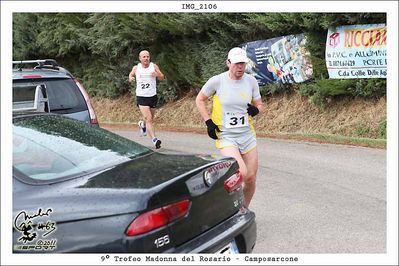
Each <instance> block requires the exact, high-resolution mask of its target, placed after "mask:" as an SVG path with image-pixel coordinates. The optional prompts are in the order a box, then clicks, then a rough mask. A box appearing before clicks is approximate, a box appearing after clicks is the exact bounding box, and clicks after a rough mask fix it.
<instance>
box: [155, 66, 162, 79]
mask: <svg viewBox="0 0 399 266" xmlns="http://www.w3.org/2000/svg"><path fill="white" fill-rule="evenodd" d="M154 69H155V77H156V78H157V79H158V80H164V79H165V75H164V74H163V73H162V72H161V70H160V69H159V67H158V66H157V64H154Z"/></svg>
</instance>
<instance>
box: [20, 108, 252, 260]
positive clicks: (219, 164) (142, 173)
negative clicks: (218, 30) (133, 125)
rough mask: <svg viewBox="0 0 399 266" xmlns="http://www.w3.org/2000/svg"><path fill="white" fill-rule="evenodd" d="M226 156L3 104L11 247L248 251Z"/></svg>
mask: <svg viewBox="0 0 399 266" xmlns="http://www.w3.org/2000/svg"><path fill="white" fill-rule="evenodd" d="M241 178H242V177H241V174H240V173H239V171H238V164H237V162H236V161H235V160H234V159H233V158H229V157H220V158H213V157H210V156H201V155H188V154H176V153H175V154H173V153H172V152H170V151H166V152H163V153H159V152H155V151H153V150H150V149H148V148H146V147H144V146H141V145H140V144H138V143H136V142H133V141H130V140H128V139H125V138H123V137H121V136H119V135H116V134H114V133H111V132H109V131H107V130H105V129H101V128H99V127H93V126H90V125H87V124H85V123H81V122H79V121H77V120H74V119H70V118H67V117H64V116H60V115H56V114H51V113H36V112H30V113H26V112H14V113H13V252H14V253H19V252H31V253H38V252H41V253H43V252H45V253H51V252H55V253H69V252H72V253H97V252H101V253H124V252H129V253H164V252H165V253H223V252H228V253H238V252H240V253H249V252H252V249H253V247H254V245H255V241H256V223H255V214H254V213H253V212H251V211H250V210H248V209H246V208H245V207H244V206H243V192H242V186H241V182H242V180H241Z"/></svg>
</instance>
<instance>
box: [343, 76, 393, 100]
mask: <svg viewBox="0 0 399 266" xmlns="http://www.w3.org/2000/svg"><path fill="white" fill-rule="evenodd" d="M386 87H387V82H386V79H358V80H356V84H355V86H354V87H352V88H350V89H349V91H350V92H351V93H352V95H354V96H360V97H364V98H379V97H381V96H383V95H385V94H386Z"/></svg>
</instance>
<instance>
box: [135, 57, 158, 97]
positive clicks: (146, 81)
mask: <svg viewBox="0 0 399 266" xmlns="http://www.w3.org/2000/svg"><path fill="white" fill-rule="evenodd" d="M154 72H155V68H154V64H153V63H150V65H149V66H148V67H147V68H144V67H143V66H142V65H141V63H138V64H137V70H136V84H137V85H136V96H142V97H152V96H154V95H156V94H157V79H156V77H153V76H152V74H153V73H154Z"/></svg>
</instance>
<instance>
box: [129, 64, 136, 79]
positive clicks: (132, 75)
mask: <svg viewBox="0 0 399 266" xmlns="http://www.w3.org/2000/svg"><path fill="white" fill-rule="evenodd" d="M136 71H137V66H134V67H133V68H132V71H130V73H129V82H132V81H134V80H135V76H136Z"/></svg>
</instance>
